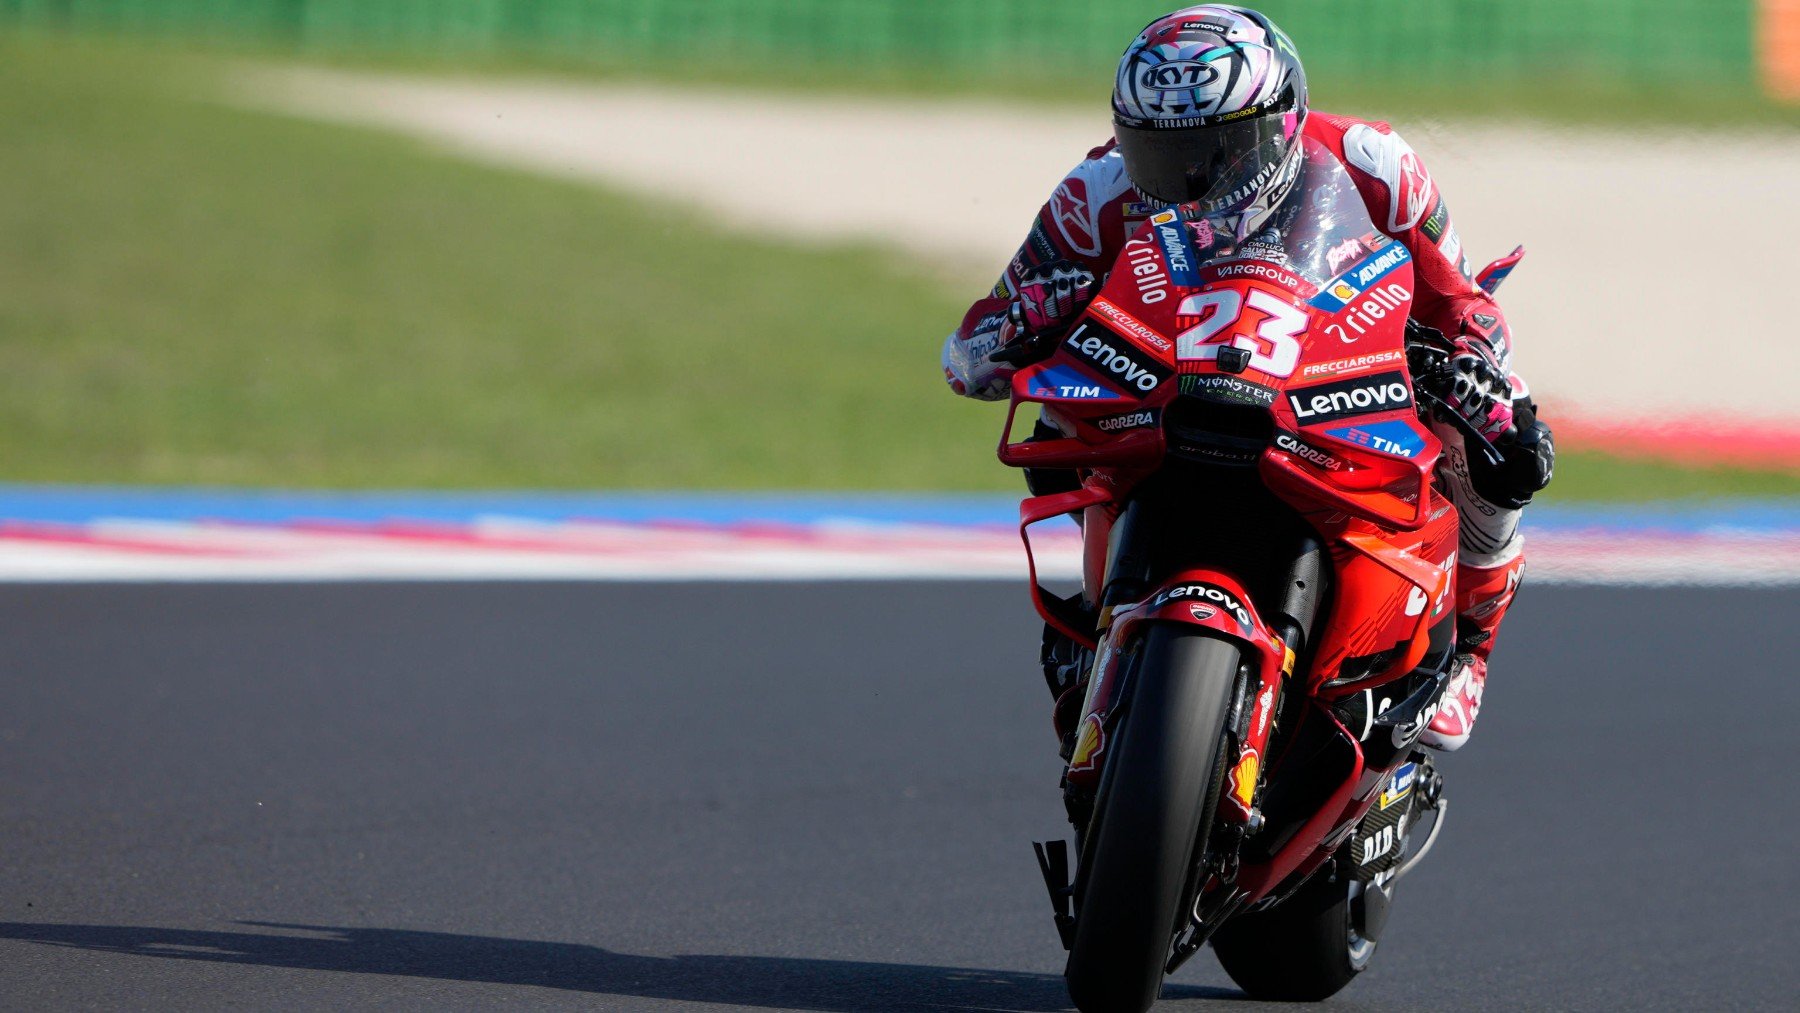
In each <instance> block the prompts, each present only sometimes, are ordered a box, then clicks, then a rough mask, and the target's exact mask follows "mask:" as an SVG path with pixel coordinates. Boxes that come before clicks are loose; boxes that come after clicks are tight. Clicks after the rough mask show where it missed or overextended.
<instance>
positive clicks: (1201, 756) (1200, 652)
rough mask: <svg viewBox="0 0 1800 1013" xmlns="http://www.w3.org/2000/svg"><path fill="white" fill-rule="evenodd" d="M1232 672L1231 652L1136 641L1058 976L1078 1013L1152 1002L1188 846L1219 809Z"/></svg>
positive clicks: (1175, 630)
mask: <svg viewBox="0 0 1800 1013" xmlns="http://www.w3.org/2000/svg"><path fill="white" fill-rule="evenodd" d="M1238 664H1239V649H1238V647H1237V646H1236V645H1235V644H1232V643H1230V642H1228V641H1224V640H1219V639H1217V638H1215V637H1211V636H1208V635H1205V634H1202V633H1193V632H1188V631H1187V630H1186V629H1184V628H1183V627H1179V626H1160V625H1159V626H1156V627H1153V628H1152V629H1151V631H1150V633H1149V635H1148V636H1147V637H1146V638H1145V642H1144V646H1143V649H1142V652H1141V653H1140V655H1139V657H1138V660H1137V665H1136V667H1135V670H1134V672H1133V675H1132V681H1131V686H1130V688H1129V692H1130V694H1131V696H1130V701H1129V703H1128V704H1127V707H1128V710H1127V712H1126V714H1125V715H1124V717H1123V719H1122V721H1121V726H1120V728H1119V731H1117V732H1116V733H1115V737H1114V741H1113V742H1112V743H1111V745H1110V748H1108V749H1107V751H1106V756H1105V760H1104V762H1105V765H1106V772H1105V775H1104V781H1103V785H1102V787H1101V790H1100V792H1099V797H1098V798H1097V799H1096V801H1095V812H1094V817H1093V819H1092V820H1091V821H1090V823H1089V825H1088V832H1087V839H1086V847H1085V848H1083V850H1082V860H1081V865H1082V870H1081V892H1080V896H1079V897H1078V898H1077V905H1076V921H1075V938H1074V944H1073V945H1072V946H1071V947H1070V948H1069V963H1068V966H1067V968H1066V970H1065V971H1064V977H1065V978H1066V979H1067V981H1068V985H1069V996H1070V998H1071V999H1073V1000H1074V1001H1075V1005H1076V1006H1077V1007H1078V1008H1079V1009H1081V1010H1082V1011H1083V1013H1143V1011H1144V1010H1147V1009H1149V1008H1150V1005H1151V1004H1152V1003H1154V1002H1155V1001H1156V995H1157V992H1158V991H1159V990H1160V989H1161V987H1162V978H1163V966H1164V964H1166V963H1167V961H1168V958H1169V944H1170V940H1171V939H1172V938H1173V936H1174V933H1175V929H1176V926H1177V922H1178V920H1180V918H1181V916H1182V915H1184V914H1186V912H1183V911H1178V910H1177V908H1179V907H1180V904H1181V897H1182V893H1183V890H1184V888H1185V886H1186V884H1187V877H1188V871H1189V869H1190V868H1191V866H1192V863H1193V862H1194V860H1195V858H1196V856H1195V854H1194V851H1195V847H1196V840H1197V838H1198V837H1199V835H1200V831H1201V828H1202V827H1207V826H1210V825H1211V821H1212V818H1213V808H1214V806H1215V805H1216V803H1217V791H1218V787H1217V782H1216V779H1215V778H1214V770H1215V768H1216V767H1217V765H1218V762H1219V758H1220V754H1221V750H1222V745H1223V741H1224V727H1225V719H1226V716H1227V713H1228V712H1229V710H1230V707H1231V697H1232V690H1233V687H1234V685H1235V683H1236V680H1237V673H1238Z"/></svg>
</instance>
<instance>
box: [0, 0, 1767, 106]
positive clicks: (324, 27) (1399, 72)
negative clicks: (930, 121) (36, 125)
mask: <svg viewBox="0 0 1800 1013" xmlns="http://www.w3.org/2000/svg"><path fill="white" fill-rule="evenodd" d="M1169 6H1170V0H1163V2H1157V3H1145V2H1142V0H0V24H4V23H12V24H22V25H34V26H52V27H68V28H75V29H84V30H92V29H100V30H124V31H135V32H147V33H158V34H175V35H184V36H198V37H216V38H227V39H255V40H258V41H262V42H273V43H277V44H281V45H292V46H294V47H295V48H299V49H306V50H314V51H339V52H348V51H356V50H382V51H397V52H407V53H428V54H434V55H452V56H454V55H457V54H467V53H517V54H533V53H538V54H554V55H559V56H569V55H581V54H595V55H599V56H617V55H625V56H631V55H658V56H668V57H676V58H681V57H688V58H691V59H694V60H697V61H708V60H715V59H719V58H720V57H721V56H726V57H729V58H730V59H731V60H732V61H733V62H735V63H744V62H755V61H759V60H768V61H782V62H795V61H797V62H804V63H808V64H814V65H826V66H829V65H834V64H851V63H856V62H873V63H878V64H883V65H924V66H936V65H958V64H960V65H976V66H977V67H982V68H992V69H993V70H995V71H997V72H1004V71H1005V70H1006V69H1007V68H1010V67H1021V66H1031V65H1033V64H1036V63H1038V62H1040V61H1057V62H1059V63H1063V64H1072V65H1079V66H1085V65H1095V66H1103V65H1104V64H1106V63H1108V62H1110V61H1111V60H1112V59H1114V58H1116V56H1117V55H1118V53H1119V51H1120V50H1121V49H1122V48H1123V47H1124V44H1125V43H1126V42H1127V41H1128V40H1129V39H1130V37H1131V35H1132V33H1133V32H1135V31H1136V30H1137V29H1138V28H1140V27H1142V26H1143V24H1144V23H1145V22H1147V21H1148V20H1149V19H1150V18H1152V17H1154V16H1156V15H1157V14H1160V13H1163V12H1165V11H1166V10H1167V9H1168V8H1169ZM1753 6H1754V0H1266V2H1265V3H1263V4H1262V8H1263V9H1264V10H1265V11H1267V12H1268V13H1269V14H1270V15H1271V16H1272V17H1274V18H1275V19H1276V20H1277V21H1278V22H1279V23H1281V24H1282V26H1283V27H1284V28H1286V29H1287V30H1288V32H1289V34H1290V35H1292V36H1293V37H1294V40H1295V42H1296V43H1297V44H1298V45H1299V47H1300V50H1301V53H1302V54H1303V55H1304V56H1305V57H1306V59H1307V61H1308V64H1309V66H1311V67H1313V68H1316V69H1317V70H1320V71H1323V72H1325V73H1328V74H1332V75H1336V76H1344V75H1366V76H1367V77H1368V78H1370V79H1371V80H1372V81H1376V82H1381V81H1411V80H1419V81H1439V80H1444V79H1446V77H1449V78H1456V77H1463V76H1467V77H1473V78H1477V79H1480V80H1487V79H1494V80H1518V79H1522V78H1531V77H1537V76H1541V75H1544V74H1546V73H1555V74H1568V75H1579V76H1582V77H1587V78H1596V79H1608V80H1622V81H1629V82H1631V83H1633V84H1635V85H1641V86H1645V87H1650V88H1655V89H1667V90H1679V89H1680V88H1681V87H1682V85H1683V84H1684V83H1685V82H1699V83H1704V84H1707V85H1718V84H1749V83H1751V82H1752V80H1753V77H1754V71H1753V59H1752V44H1751V39H1752V27H1751V22H1752V17H1753ZM1464 83H1468V82H1464Z"/></svg>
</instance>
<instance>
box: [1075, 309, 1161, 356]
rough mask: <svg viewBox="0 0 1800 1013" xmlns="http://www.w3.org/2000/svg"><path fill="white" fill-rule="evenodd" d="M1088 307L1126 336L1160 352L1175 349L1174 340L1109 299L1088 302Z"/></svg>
mask: <svg viewBox="0 0 1800 1013" xmlns="http://www.w3.org/2000/svg"><path fill="white" fill-rule="evenodd" d="M1088 308H1089V309H1091V310H1093V311H1094V312H1095V313H1097V314H1099V315H1100V316H1102V317H1105V318H1106V321H1107V323H1110V324H1112V325H1113V326H1115V327H1117V328H1118V329H1119V330H1120V332H1121V333H1123V334H1124V335H1125V336H1126V337H1129V338H1132V339H1135V340H1136V341H1137V342H1138V343H1140V344H1144V345H1148V346H1150V347H1151V348H1154V349H1156V350H1157V351H1159V352H1170V351H1174V349H1175V343H1174V342H1173V341H1170V340H1169V339H1168V338H1165V337H1163V336H1162V335H1161V334H1158V333H1157V332H1156V330H1155V329H1154V328H1152V327H1151V326H1150V325H1149V324H1146V323H1144V322H1143V321H1142V320H1139V319H1138V318H1137V317H1134V316H1132V315H1131V314H1129V313H1127V312H1125V311H1124V310H1122V309H1120V308H1119V307H1117V306H1115V305H1113V303H1112V301H1111V300H1109V299H1105V298H1099V299H1095V300H1094V301H1093V302H1091V303H1089V304H1088Z"/></svg>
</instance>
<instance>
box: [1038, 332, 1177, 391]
mask: <svg viewBox="0 0 1800 1013" xmlns="http://www.w3.org/2000/svg"><path fill="white" fill-rule="evenodd" d="M1063 344H1064V345H1065V347H1067V348H1068V349H1069V351H1070V352H1072V353H1073V354H1074V355H1075V357H1076V358H1078V359H1080V360H1081V361H1083V362H1085V363H1087V364H1089V365H1090V366H1093V367H1094V368H1095V369H1098V370H1099V371H1101V372H1102V373H1107V374H1109V375H1111V376H1114V377H1117V378H1119V379H1121V380H1123V381H1125V382H1126V383H1127V384H1129V385H1131V386H1132V387H1135V388H1137V390H1138V392H1139V393H1143V394H1148V393H1150V392H1151V391H1153V390H1155V389H1156V388H1157V386H1158V385H1160V384H1161V383H1162V382H1163V380H1164V379H1165V378H1167V377H1168V375H1169V371H1168V370H1167V369H1166V368H1164V367H1163V366H1161V365H1159V364H1157V363H1155V362H1152V361H1151V360H1149V359H1147V358H1145V357H1144V356H1143V355H1142V354H1141V353H1139V352H1138V350H1137V348H1136V346H1134V345H1132V344H1131V343H1130V342H1129V341H1126V340H1125V339H1124V338H1123V337H1121V336H1119V335H1115V334H1113V333H1111V332H1110V331H1106V330H1103V329H1101V328H1099V327H1093V326H1089V325H1087V324H1083V325H1081V326H1080V327H1078V328H1076V329H1075V333H1073V334H1071V335H1069V337H1068V339H1067V340H1066V341H1064V342H1063Z"/></svg>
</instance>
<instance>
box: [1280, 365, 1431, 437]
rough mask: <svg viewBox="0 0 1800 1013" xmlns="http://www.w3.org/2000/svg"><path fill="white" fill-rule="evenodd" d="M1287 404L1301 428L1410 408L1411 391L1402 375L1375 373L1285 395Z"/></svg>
mask: <svg viewBox="0 0 1800 1013" xmlns="http://www.w3.org/2000/svg"><path fill="white" fill-rule="evenodd" d="M1287 398H1288V404H1289V406H1291V407H1292V408H1293V409H1294V417H1295V418H1296V419H1298V420H1300V424H1301V425H1314V424H1317V423H1320V422H1333V421H1336V420H1337V419H1341V418H1348V417H1349V416H1352V415H1367V414H1370V413H1371V412H1384V411H1392V410H1393V409H1396V408H1406V407H1408V406H1410V405H1411V404H1412V390H1411V389H1410V388H1409V387H1407V385H1406V376H1405V374H1402V373H1392V372H1390V373H1377V374H1376V375H1374V376H1370V377H1363V378H1361V379H1356V380H1340V381H1338V382H1337V383H1327V384H1321V385H1319V386H1317V387H1302V388H1300V389H1299V390H1291V391H1288V396H1287Z"/></svg>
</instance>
